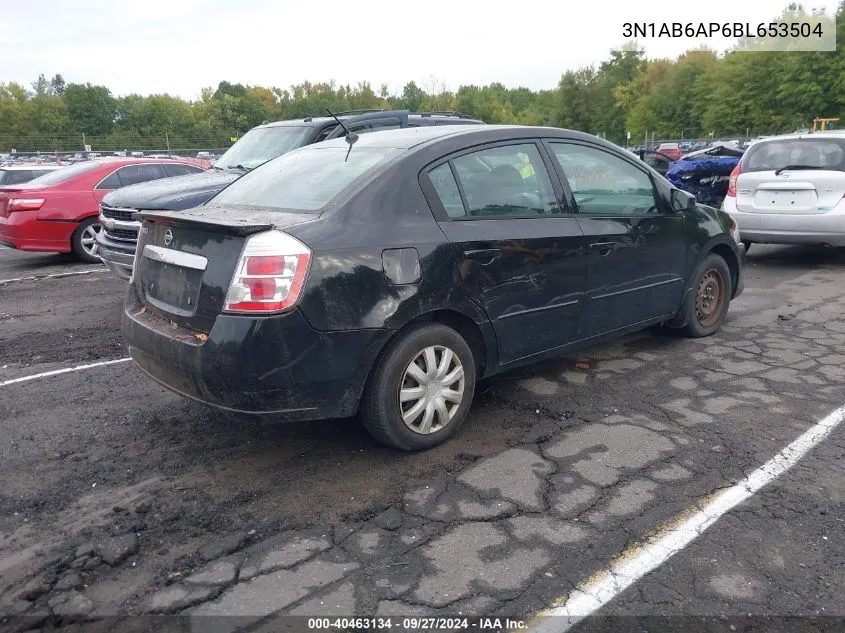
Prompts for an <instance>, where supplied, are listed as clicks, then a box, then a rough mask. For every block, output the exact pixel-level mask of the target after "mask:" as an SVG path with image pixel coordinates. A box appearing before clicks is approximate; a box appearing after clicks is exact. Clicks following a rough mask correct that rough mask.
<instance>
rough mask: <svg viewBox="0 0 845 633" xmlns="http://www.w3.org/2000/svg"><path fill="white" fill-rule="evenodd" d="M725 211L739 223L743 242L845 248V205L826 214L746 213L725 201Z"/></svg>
mask: <svg viewBox="0 0 845 633" xmlns="http://www.w3.org/2000/svg"><path fill="white" fill-rule="evenodd" d="M722 206H723V209H724V210H725V211H726V212H727V213H728V214H729V215H730V216H731V217H732V218H733V219H734V220H735V221H736V223H737V226H738V227H739V233H740V236H741V237H742V239H743V240H750V241H752V242H760V243H764V244H765V243H769V244H829V245H830V246H845V204H839V205H837V206H836V207H835V208H834V209H832V210H831V211H828V212H827V213H814V214H788V213H777V214H775V213H744V212H742V211H739V210H738V209H737V208H736V201H735V199H732V198H726V199H725V202H724V203H723V205H722Z"/></svg>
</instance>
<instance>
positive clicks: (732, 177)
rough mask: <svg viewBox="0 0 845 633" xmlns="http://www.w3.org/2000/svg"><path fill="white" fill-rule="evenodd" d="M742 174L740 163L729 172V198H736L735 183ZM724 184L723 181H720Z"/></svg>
mask: <svg viewBox="0 0 845 633" xmlns="http://www.w3.org/2000/svg"><path fill="white" fill-rule="evenodd" d="M741 173H742V163H741V162H739V163H737V164H736V167H734V170H733V171H732V172H731V175H730V177H729V178H728V195H729V196H730V197H731V198H734V197H736V181H737V179H738V178H739V175H740V174H741ZM722 182H724V180H723V181H722Z"/></svg>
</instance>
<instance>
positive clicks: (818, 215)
mask: <svg viewBox="0 0 845 633" xmlns="http://www.w3.org/2000/svg"><path fill="white" fill-rule="evenodd" d="M722 209H724V210H725V211H727V212H728V213H729V214H730V216H731V217H732V218H733V219H734V220H735V221H736V223H737V224H738V225H739V230H740V235H741V236H742V241H743V243H744V244H745V246H746V248H750V247H751V245H752V244H753V243H755V242H760V243H766V244H826V245H829V246H845V131H834V132H824V133H816V134H786V135H782V136H770V137H768V138H765V139H762V140H759V141H757V142H756V143H754V144H753V145H751V146H750V147H749V148H748V149H747V150H746V152H745V154H744V155H743V157H742V159H741V160H740V161H739V163H738V164H737V165H736V167H735V168H734V170H733V171H732V172H731V174H730V182H729V184H728V192H727V196H726V197H725V200H724V202H723V203H722Z"/></svg>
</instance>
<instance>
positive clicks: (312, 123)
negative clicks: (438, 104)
mask: <svg viewBox="0 0 845 633" xmlns="http://www.w3.org/2000/svg"><path fill="white" fill-rule="evenodd" d="M396 112H404V111H402V110H373V111H366V112H352V113H346V114H338V115H337V118H338V119H340V120H341V121H346V120H347V119H351V118H353V117H358V116H361V115H365V114H367V115H378V114H384V115H385V117H390V116H391V114H395V113H396ZM408 118H409V119H412V120H415V119H433V120H450V121H476V122H477V123H482V121H481V119H474V118H472V117H469V116H467V115H460V114H452V113H449V112H410V113H408ZM334 122H335V120H334V118H333V117H330V116H314V117H305V118H301V119H286V120H284V121H271V122H269V123H262V124H261V125H256V126H255V127H254V128H252V129H256V128H266V127H318V126H322V125H323V124H324V123H334ZM477 123H476V124H477Z"/></svg>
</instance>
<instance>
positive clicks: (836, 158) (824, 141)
mask: <svg viewBox="0 0 845 633" xmlns="http://www.w3.org/2000/svg"><path fill="white" fill-rule="evenodd" d="M790 165H791V166H795V165H801V166H804V167H817V168H819V169H831V170H835V171H845V139H838V138H818V137H817V138H801V139H797V138H796V139H789V140H783V141H765V142H761V143H755V144H754V145H752V146H751V147H749V148H748V151H747V152H746V153H745V160H743V161H742V171H743V173H744V172H750V171H774V170H777V169H781V168H783V167H788V166H790Z"/></svg>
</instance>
